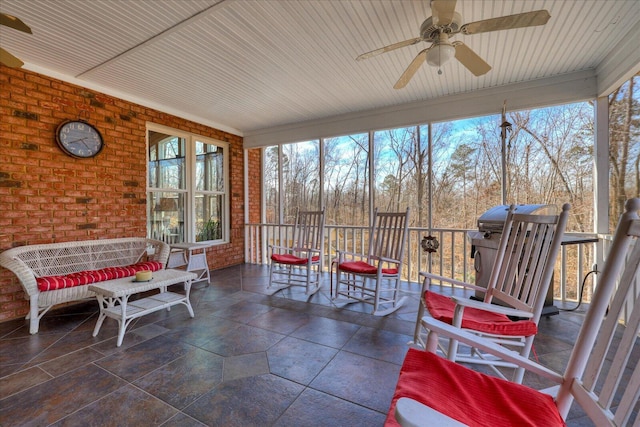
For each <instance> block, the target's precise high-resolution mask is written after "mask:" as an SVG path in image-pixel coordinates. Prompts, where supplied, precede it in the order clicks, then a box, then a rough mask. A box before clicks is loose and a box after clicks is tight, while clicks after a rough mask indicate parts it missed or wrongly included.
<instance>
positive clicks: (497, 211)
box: [478, 205, 558, 233]
mask: <svg viewBox="0 0 640 427" xmlns="http://www.w3.org/2000/svg"><path fill="white" fill-rule="evenodd" d="M516 212H517V213H522V214H538V215H556V214H557V213H558V211H557V208H556V206H555V205H516ZM508 213H509V205H498V206H494V207H492V208H490V209H489V210H487V211H486V212H485V213H483V214H482V215H480V218H478V230H479V231H481V232H483V233H487V232H489V233H502V228H503V227H504V222H505V220H506V219H507V214H508Z"/></svg>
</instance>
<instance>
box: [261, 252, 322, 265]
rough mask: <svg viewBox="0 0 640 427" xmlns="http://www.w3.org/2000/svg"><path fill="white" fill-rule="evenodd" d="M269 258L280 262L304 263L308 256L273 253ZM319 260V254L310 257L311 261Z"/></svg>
mask: <svg viewBox="0 0 640 427" xmlns="http://www.w3.org/2000/svg"><path fill="white" fill-rule="evenodd" d="M271 259H272V260H273V261H275V262H279V263H280V264H292V265H304V264H306V263H307V262H308V261H309V258H300V257H297V256H295V255H291V254H273V255H271ZM319 260H320V256H319V255H315V256H312V257H311V261H313V262H317V261H319Z"/></svg>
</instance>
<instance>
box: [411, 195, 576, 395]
mask: <svg viewBox="0 0 640 427" xmlns="http://www.w3.org/2000/svg"><path fill="white" fill-rule="evenodd" d="M569 208H570V206H569V205H568V204H565V205H564V206H563V207H562V212H561V213H560V215H536V214H519V213H518V212H517V208H516V206H514V205H512V206H511V207H510V209H509V213H508V215H507V218H506V221H505V224H504V228H503V232H502V236H501V238H500V242H499V245H498V249H497V254H496V260H495V263H494V265H493V269H492V271H491V276H490V278H489V282H488V285H487V288H486V289H485V288H482V287H478V286H476V285H472V284H469V283H466V282H462V281H459V280H455V279H451V278H447V277H442V276H437V275H435V274H431V273H420V274H421V275H422V276H423V277H424V283H423V288H422V291H421V296H422V299H421V304H420V306H419V309H418V316H417V319H416V327H415V331H414V343H415V344H416V345H418V346H419V347H422V348H424V347H425V340H424V336H423V335H424V333H429V329H428V328H427V327H426V322H425V319H428V318H429V317H435V318H436V319H438V320H441V321H444V322H447V323H449V324H452V325H454V326H455V327H458V328H463V329H466V330H468V331H470V332H473V333H476V334H478V335H483V336H485V337H489V338H490V339H492V340H494V341H495V342H497V343H500V344H502V345H506V346H509V347H510V348H511V349H516V348H517V349H519V352H520V354H521V355H522V356H523V357H528V356H529V352H530V351H531V346H532V345H533V339H534V337H535V335H536V333H537V332H538V328H537V325H538V321H539V320H540V316H541V313H542V309H543V306H544V301H545V297H546V295H547V290H548V289H549V284H550V283H551V280H552V276H553V269H554V266H555V263H556V259H557V255H558V251H559V249H560V244H561V242H562V237H563V235H564V229H565V227H566V224H567V219H568V216H569ZM434 282H438V283H440V284H443V283H450V284H453V285H455V286H458V287H460V288H466V289H474V290H476V291H482V292H485V291H486V293H485V296H484V301H474V300H471V299H469V298H463V297H449V296H445V295H442V294H440V293H438V292H436V291H435V290H434V288H436V286H434ZM496 300H497V301H499V302H501V303H503V304H505V305H506V306H501V305H496V304H492V303H494V302H496ZM512 318H516V319H519V320H516V321H514V320H512ZM432 333H433V332H432ZM431 338H433V339H434V340H436V341H437V339H436V337H435V336H434V337H431ZM448 338H449V341H448V347H447V348H445V347H442V348H441V351H442V352H443V353H444V354H445V356H446V357H447V358H448V359H449V360H451V361H454V362H455V361H458V362H466V363H475V364H482V365H486V366H488V367H490V368H491V369H493V370H494V372H495V373H496V375H498V376H500V377H502V378H505V376H504V374H503V373H502V372H501V371H500V370H499V369H498V368H499V367H503V368H504V367H509V368H516V369H515V371H514V373H513V375H514V376H513V378H511V379H512V380H513V381H515V382H518V383H520V382H522V376H523V375H524V370H523V369H522V368H518V367H516V366H514V365H513V364H511V363H508V362H505V361H503V360H499V359H496V358H495V357H493V356H486V355H483V354H482V352H481V351H479V350H478V349H476V348H470V349H465V350H468V353H467V352H462V351H460V350H461V349H459V348H458V342H457V341H456V340H455V339H452V338H451V337H448Z"/></svg>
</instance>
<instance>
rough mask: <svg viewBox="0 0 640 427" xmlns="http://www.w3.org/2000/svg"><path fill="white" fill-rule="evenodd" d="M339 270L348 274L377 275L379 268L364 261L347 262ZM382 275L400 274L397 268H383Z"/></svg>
mask: <svg viewBox="0 0 640 427" xmlns="http://www.w3.org/2000/svg"><path fill="white" fill-rule="evenodd" d="M338 269H339V270H342V271H346V272H347V273H357V274H377V273H378V267H376V266H375V265H371V264H367V263H366V262H364V261H346V262H343V263H342V264H340V265H339V266H338ZM382 274H398V269H397V268H383V269H382Z"/></svg>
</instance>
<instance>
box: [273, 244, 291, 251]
mask: <svg viewBox="0 0 640 427" xmlns="http://www.w3.org/2000/svg"><path fill="white" fill-rule="evenodd" d="M269 248H270V249H271V251H272V252H273V251H274V250H275V249H278V250H283V251H287V252H291V251H292V250H293V248H290V247H288V246H280V245H269Z"/></svg>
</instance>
